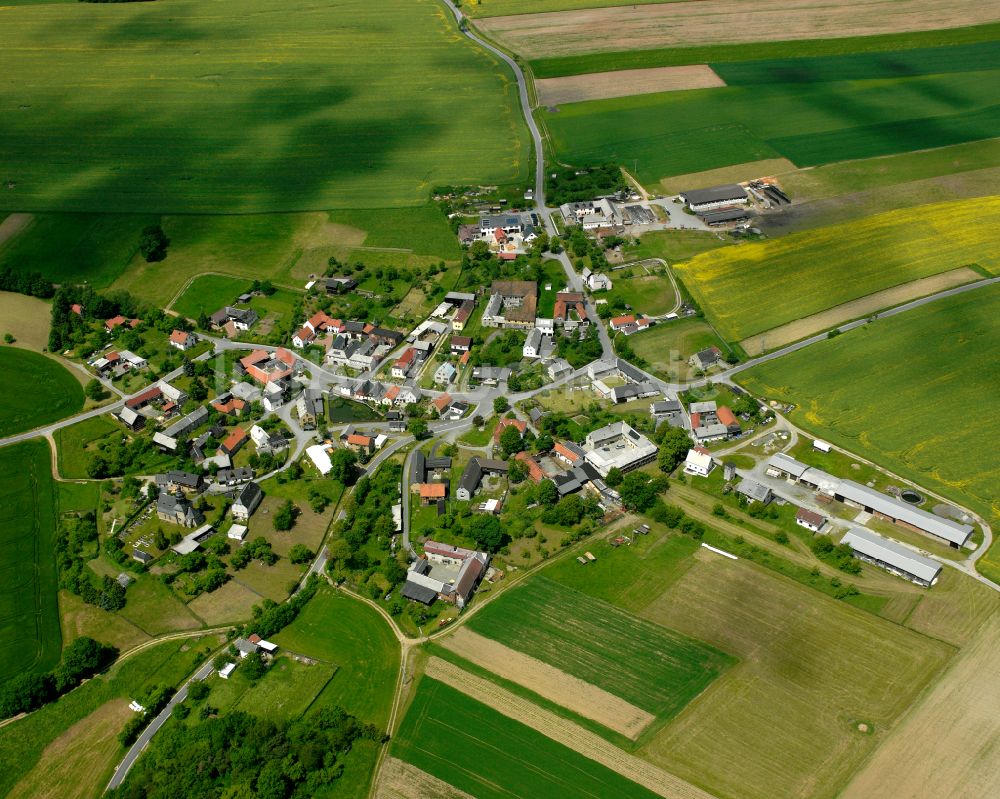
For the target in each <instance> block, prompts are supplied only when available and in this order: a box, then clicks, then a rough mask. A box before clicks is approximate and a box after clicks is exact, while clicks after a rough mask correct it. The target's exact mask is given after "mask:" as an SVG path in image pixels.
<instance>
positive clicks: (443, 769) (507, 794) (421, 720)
mask: <svg viewBox="0 0 1000 799" xmlns="http://www.w3.org/2000/svg"><path fill="white" fill-rule="evenodd" d="M392 754H393V755H394V756H396V757H399V758H400V759H402V760H405V761H406V762H408V763H411V764H413V765H415V766H417V767H418V768H420V769H422V770H423V771H425V772H427V773H428V774H432V775H433V776H435V777H437V778H439V779H441V780H443V781H444V782H446V783H449V784H451V785H453V786H454V787H455V788H458V789H459V790H462V791H465V792H466V793H468V794H472V795H473V796H476V797H477V799H522V798H523V799H535V797H540V796H544V797H551V799H562V798H565V799H570V797H572V799H580V797H591V798H592V799H615V798H621V799H624V797H643V799H645V797H654V796H656V794H653V793H651V792H650V791H648V790H646V789H645V788H642V787H640V786H638V785H636V784H635V783H633V782H630V781H629V780H627V779H625V778H624V777H622V776H620V775H619V774H617V773H615V772H614V771H611V770H610V769H608V768H606V767H605V766H602V765H599V764H598V763H596V762H594V761H593V760H588V759H587V758H586V757H584V756H583V755H580V754H578V753H576V752H574V751H573V750H571V749H569V748H567V747H565V746H563V745H562V744H559V743H556V742H555V741H553V740H551V739H550V738H547V737H546V736H544V735H542V734H541V733H539V732H536V731H535V730H533V729H531V728H529V727H526V726H525V725H523V724H521V723H520V722H517V721H514V720H512V719H509V718H507V717H506V716H503V715H501V714H500V713H498V712H497V711H496V710H493V709H492V708H490V707H488V706H487V705H484V704H482V703H480V702H477V701H476V700H475V699H472V698H470V697H469V696H466V695H465V694H463V693H461V692H459V691H457V690H455V689H454V688H451V687H449V686H447V685H445V684H444V683H441V682H437V681H435V680H432V679H430V678H428V677H425V678H424V679H423V680H422V681H421V683H420V686H419V688H418V689H417V694H416V697H415V698H414V700H413V703H412V704H411V705H410V708H409V710H408V711H407V714H406V718H404V719H403V724H402V726H401V727H400V729H399V732H398V733H397V734H396V736H395V738H394V741H393V743H392Z"/></svg>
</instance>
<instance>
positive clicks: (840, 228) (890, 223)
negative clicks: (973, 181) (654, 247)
mask: <svg viewBox="0 0 1000 799" xmlns="http://www.w3.org/2000/svg"><path fill="white" fill-rule="evenodd" d="M998 222H1000V197H991V198H987V199H984V200H961V201H957V202H953V203H938V204H935V205H926V206H920V207H918V208H912V209H900V210H896V211H889V212H886V213H884V214H879V215H877V216H873V217H870V218H868V219H865V220H862V221H858V222H853V223H849V224H843V225H831V226H829V227H825V228H818V229H816V230H812V231H808V232H802V233H796V234H792V235H789V236H785V237H783V238H781V239H771V240H768V241H764V242H759V243H752V244H744V245H740V246H737V247H727V248H724V249H721V250H717V251H715V252H711V253H706V254H704V255H699V256H696V257H695V258H692V259H691V260H690V261H687V262H686V263H683V264H678V265H676V267H675V269H676V271H677V274H678V276H680V277H681V279H682V280H683V281H684V285H685V286H686V287H687V288H688V289H689V290H690V291H691V293H692V295H693V296H694V297H695V299H696V300H698V302H699V303H700V305H701V307H702V309H703V310H704V311H705V313H706V314H707V315H708V317H709V318H710V319H711V320H712V321H713V322H714V323H715V326H716V327H717V328H718V330H719V332H720V333H721V334H722V335H723V336H724V337H726V338H727V339H729V340H731V341H733V340H739V339H743V338H745V337H746V336H749V335H752V334H754V333H761V332H763V331H765V330H770V329H771V328H774V327H777V326H778V325H782V324H785V323H786V322H791V321H793V320H795V319H799V318H802V317H805V316H809V315H810V314H814V313H817V312H819V311H822V310H825V309H826V308H830V307H833V306H835V305H840V304H841V303H844V302H848V301H850V300H854V299H857V298H859V297H863V296H865V295H867V294H871V293H873V292H875V291H879V290H880V289H885V288H889V287H890V286H896V285H900V284H902V283H907V282H909V281H911V280H916V279H918V278H922V277H927V276H929V275H934V274H937V273H940V272H945V271H948V270H951V269H955V268H957V267H959V266H969V265H973V264H978V265H979V266H980V267H983V268H984V269H986V270H987V271H990V272H995V271H996V270H997V268H998V267H1000V259H998V258H997V252H996V241H997V237H996V225H997V223H998Z"/></svg>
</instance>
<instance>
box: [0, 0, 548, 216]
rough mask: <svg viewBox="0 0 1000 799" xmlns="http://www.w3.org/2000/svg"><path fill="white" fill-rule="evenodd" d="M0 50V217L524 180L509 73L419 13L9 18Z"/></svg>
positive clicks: (388, 197)
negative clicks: (2, 187) (0, 144)
mask: <svg viewBox="0 0 1000 799" xmlns="http://www.w3.org/2000/svg"><path fill="white" fill-rule="evenodd" d="M4 33H5V45H6V46H5V47H4V50H3V53H2V54H0V72H2V73H3V74H5V75H7V76H9V77H10V79H11V80H10V81H9V82H8V83H7V84H5V87H4V88H3V89H2V93H0V103H2V106H3V107H4V108H5V109H8V113H6V114H5V120H6V125H5V137H4V139H5V142H6V144H7V146H6V148H5V163H6V168H7V170H6V174H5V179H6V180H9V181H11V182H12V183H13V184H14V186H15V189H14V190H12V191H6V192H4V195H3V198H2V199H0V205H2V206H3V207H9V208H11V209H15V208H16V209H17V210H88V211H89V210H91V209H93V208H95V207H101V208H103V209H106V210H108V211H121V212H137V211H148V210H154V211H159V212H213V211H240V212H251V211H271V210H281V211H291V210H314V209H328V208H338V207H358V206H362V207H370V208H376V207H393V206H402V205H417V204H420V203H421V202H423V201H424V200H425V199H426V198H427V196H428V194H429V191H430V188H431V187H432V186H433V185H436V184H440V183H472V182H482V181H489V182H494V183H497V182H499V183H510V182H516V181H518V180H521V179H523V178H525V177H526V175H527V163H526V161H527V156H528V147H529V143H528V140H527V136H526V135H525V129H524V124H523V122H522V121H521V119H520V117H519V112H518V111H517V109H516V91H515V90H514V86H513V83H512V79H511V76H510V74H509V72H508V71H507V70H506V68H504V67H502V66H501V64H500V62H499V61H498V60H497V59H496V58H495V57H494V56H492V55H489V54H487V53H486V52H485V51H482V50H479V49H477V48H475V47H474V46H473V45H472V44H471V43H470V42H468V41H467V40H466V39H465V38H464V37H461V36H460V35H459V34H458V31H457V28H456V26H455V23H454V20H453V19H452V18H451V16H450V15H449V14H447V13H446V11H445V9H443V8H442V7H441V6H439V5H438V4H437V3H434V2H431V0H418V1H417V2H415V3H414V2H403V0H389V2H388V3H381V4H379V5H378V7H374V6H372V5H370V4H366V3H362V2H360V0H348V2H346V3H341V4H337V5H320V6H317V5H314V4H310V3H308V2H305V0H293V2H290V3H284V4H282V7H281V13H280V14H279V13H276V11H275V8H274V6H273V4H271V3H267V2H264V0H238V2H235V3H227V4H223V5H215V4H209V5H205V4H204V3H200V2H196V0H174V1H173V2H169V3H123V4H96V5H95V4H88V3H74V4H55V5H31V6H17V7H14V8H11V9H8V10H6V11H5V13H4ZM167 52H169V53H170V58H169V59H164V53H167ZM455 75H462V81H461V82H460V84H456V83H455V82H454V80H453V77H454V76H455ZM140 96H141V97H144V98H145V99H144V102H143V103H141V104H140V103H135V102H134V98H135V97H140ZM484 97H489V98H491V100H490V102H482V98H484Z"/></svg>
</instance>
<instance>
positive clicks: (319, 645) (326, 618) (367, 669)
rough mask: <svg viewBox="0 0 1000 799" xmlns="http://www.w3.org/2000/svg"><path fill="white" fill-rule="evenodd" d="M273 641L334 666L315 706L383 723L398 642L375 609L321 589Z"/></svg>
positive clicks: (396, 670) (395, 670) (396, 667)
mask: <svg viewBox="0 0 1000 799" xmlns="http://www.w3.org/2000/svg"><path fill="white" fill-rule="evenodd" d="M274 641H275V643H277V644H279V645H280V646H281V647H282V648H283V649H288V650H290V651H292V652H296V653H298V654H302V655H307V656H309V657H312V658H316V659H317V660H320V661H323V662H325V663H327V664H332V665H334V666H336V667H337V673H336V674H335V675H334V676H333V679H332V680H330V682H329V683H328V684H327V686H326V687H325V688H324V689H323V691H322V692H321V693H320V695H319V697H318V698H317V700H316V704H317V705H340V706H341V707H343V708H344V710H346V711H347V712H348V713H352V714H354V715H355V716H357V717H358V718H359V719H361V720H362V721H364V722H370V723H372V724H377V725H385V724H387V723H388V720H389V710H390V707H391V706H392V697H393V694H394V692H395V689H396V675H397V674H398V673H399V644H398V643H397V641H396V638H395V636H394V635H393V634H392V631H391V630H390V629H389V625H388V624H386V622H384V621H383V620H382V618H381V617H380V616H379V615H378V613H377V612H376V611H375V610H373V609H372V608H370V607H368V606H367V605H365V604H364V603H363V602H361V601H359V600H357V599H353V598H351V597H348V596H346V595H344V594H341V593H338V592H336V591H334V590H333V589H331V588H325V587H324V588H321V589H320V590H319V592H318V593H317V594H316V596H315V597H314V598H313V599H312V600H311V601H310V602H309V604H308V605H306V607H305V609H304V610H303V611H302V613H301V614H299V617H298V618H297V619H296V620H295V621H294V622H292V623H291V624H290V625H289V626H288V627H286V628H285V629H284V630H282V631H281V632H280V633H278V634H277V635H276V636H275V637H274Z"/></svg>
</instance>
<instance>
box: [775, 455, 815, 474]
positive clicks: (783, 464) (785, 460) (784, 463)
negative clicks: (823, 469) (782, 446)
mask: <svg viewBox="0 0 1000 799" xmlns="http://www.w3.org/2000/svg"><path fill="white" fill-rule="evenodd" d="M767 465H768V466H773V467H774V468H775V469H780V470H781V471H783V472H787V473H788V474H790V475H791V476H792V477H795V478H796V479H797V478H799V477H801V476H802V474H803V473H804V472H805V471H806V470H807V469H809V468H811V467H810V466H809V465H808V464H805V463H802V462H800V461H797V460H795V458H793V457H791V456H790V455H786V454H785V453H784V452H779V453H778V454H776V455H772V456H771V457H770V458H768V459H767Z"/></svg>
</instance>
